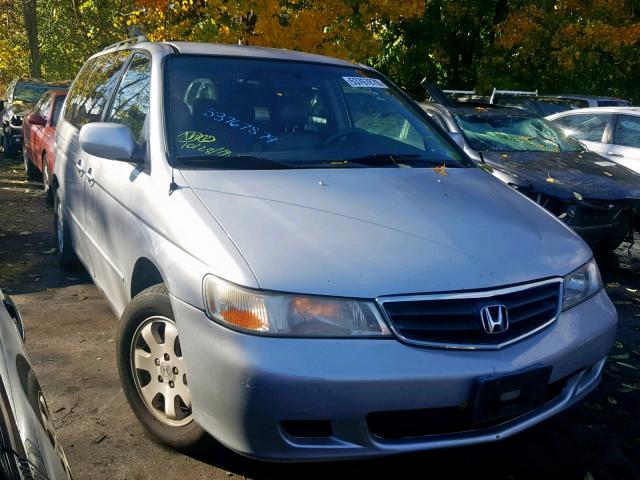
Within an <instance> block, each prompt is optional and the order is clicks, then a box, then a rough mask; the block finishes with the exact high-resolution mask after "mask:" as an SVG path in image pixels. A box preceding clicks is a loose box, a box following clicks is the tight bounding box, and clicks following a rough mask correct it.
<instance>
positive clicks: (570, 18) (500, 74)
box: [479, 0, 640, 101]
mask: <svg viewBox="0 0 640 480" xmlns="http://www.w3.org/2000/svg"><path fill="white" fill-rule="evenodd" d="M522 3H523V4H522V5H521V6H520V7H519V8H517V9H516V8H512V9H511V11H510V13H509V15H508V16H507V17H506V19H505V20H504V21H503V22H501V23H500V24H498V25H497V28H496V34H495V40H494V41H493V43H492V45H491V46H490V48H489V49H488V50H487V54H486V55H485V58H484V60H483V62H482V65H481V66H480V68H479V83H480V85H481V86H482V87H484V88H485V89H488V88H489V87H490V86H492V85H499V86H500V87H502V88H505V87H508V88H526V89H527V90H531V89H536V88H537V89H538V90H540V91H544V92H558V93H561V92H564V93H567V92H579V93H583V94H599V95H604V94H609V95H617V96H622V97H630V98H631V99H634V100H635V101H640V85H639V84H638V82H637V74H636V72H638V71H639V69H640V15H639V14H640V11H639V10H640V5H638V4H637V3H635V2H631V1H627V0H554V1H550V0H546V1H542V2H539V1H536V2H533V1H527V2H522Z"/></svg>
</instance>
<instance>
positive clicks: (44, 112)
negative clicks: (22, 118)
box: [37, 95, 51, 120]
mask: <svg viewBox="0 0 640 480" xmlns="http://www.w3.org/2000/svg"><path fill="white" fill-rule="evenodd" d="M37 113H39V114H40V116H41V117H42V118H44V119H46V120H48V119H49V114H50V113H51V95H45V96H44V97H43V98H42V100H40V106H39V108H38V110H37Z"/></svg>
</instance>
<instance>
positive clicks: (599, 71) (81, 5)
mask: <svg viewBox="0 0 640 480" xmlns="http://www.w3.org/2000/svg"><path fill="white" fill-rule="evenodd" d="M35 1H36V2H37V10H38V20H39V26H38V28H39V30H38V32H39V44H40V49H41V57H42V71H43V75H44V76H45V77H46V78H50V79H56V80H57V79H70V78H73V76H74V75H75V73H76V71H77V70H78V68H79V67H80V66H81V65H82V63H83V62H84V61H85V59H86V58H87V56H89V55H90V54H92V53H94V52H96V51H97V50H99V49H100V48H103V47H104V46H106V45H108V44H110V43H113V42H115V41H118V40H122V39H124V38H126V37H127V36H128V35H130V34H131V32H132V30H133V29H134V28H135V29H137V30H141V31H143V32H146V33H147V35H148V36H149V37H150V38H151V39H152V40H189V41H200V42H223V43H234V44H237V43H240V44H243V45H258V46H268V47H276V48H287V49H291V50H301V51H306V52H312V53H319V54H324V55H332V56H337V57H341V58H346V59H349V60H352V61H356V62H363V63H368V64H371V65H373V66H375V67H377V68H379V69H381V70H382V71H383V72H384V73H386V74H388V75H389V76H390V77H391V78H392V79H393V80H395V81H396V82H397V83H399V84H400V85H401V86H402V87H404V88H405V89H406V90H407V91H409V92H410V93H412V94H413V95H415V96H421V95H422V91H421V88H420V86H419V83H420V80H421V79H422V78H423V77H425V76H427V77H428V78H429V79H431V80H432V81H436V82H438V83H440V84H441V85H443V86H446V87H450V88H476V89H480V90H484V91H488V90H490V89H491V88H492V87H494V86H495V87H498V88H518V89H526V90H535V89H537V90H539V91H542V92H549V93H552V92H558V93H560V92H564V93H569V92H573V93H584V94H600V95H607V94H608V95H617V96H621V97H625V98H630V99H632V100H635V101H637V102H640V82H639V81H638V78H637V75H638V74H637V72H638V71H640V2H638V0H402V1H398V0H35ZM20 2H21V0H1V1H0V23H1V24H2V26H3V31H4V32H5V35H3V36H0V88H1V85H2V84H4V83H6V82H7V81H8V80H9V79H10V78H11V77H13V76H15V75H24V74H26V73H28V66H29V61H28V58H29V57H28V52H29V50H28V42H27V38H26V33H25V30H24V26H23V24H22V23H21V21H22V20H21V8H20Z"/></svg>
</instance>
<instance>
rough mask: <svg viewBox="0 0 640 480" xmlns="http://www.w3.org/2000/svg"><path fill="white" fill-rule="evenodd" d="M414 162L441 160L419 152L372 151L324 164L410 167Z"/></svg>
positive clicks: (432, 162) (438, 163)
mask: <svg viewBox="0 0 640 480" xmlns="http://www.w3.org/2000/svg"><path fill="white" fill-rule="evenodd" d="M416 162H418V163H420V165H421V166H422V165H424V164H426V165H434V166H439V165H442V163H443V162H438V161H436V160H429V159H426V158H421V155H420V154H419V153H415V154H413V153H373V154H371V155H363V156H362V157H354V158H345V159H344V160H335V161H332V162H325V165H330V166H336V167H339V166H341V165H344V166H349V165H353V164H360V165H365V166H368V167H379V166H384V165H395V166H396V167H412V166H414V165H411V164H415V163H416Z"/></svg>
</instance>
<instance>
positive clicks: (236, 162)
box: [53, 39, 617, 461]
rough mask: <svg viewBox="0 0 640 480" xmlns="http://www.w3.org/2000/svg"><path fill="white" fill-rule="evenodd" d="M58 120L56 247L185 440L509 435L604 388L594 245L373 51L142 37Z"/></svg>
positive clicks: (287, 456)
mask: <svg viewBox="0 0 640 480" xmlns="http://www.w3.org/2000/svg"><path fill="white" fill-rule="evenodd" d="M61 118H62V120H61V121H60V123H59V125H58V129H57V133H56V154H57V157H56V162H55V171H54V178H53V184H54V187H55V196H54V198H55V210H54V211H55V226H56V235H57V248H58V257H59V259H60V261H61V263H62V264H63V265H69V264H70V263H72V262H74V260H75V259H76V257H77V258H79V259H80V261H81V262H82V264H83V265H84V266H85V267H86V269H87V270H88V271H89V273H90V274H91V276H92V278H93V279H94V281H95V283H96V285H97V286H98V287H99V288H100V289H101V290H102V291H103V292H104V295H105V297H106V298H107V300H108V301H109V303H110V304H111V306H112V307H113V310H114V312H115V313H116V315H117V316H118V317H120V319H121V320H120V332H119V338H118V343H117V345H118V347H117V355H118V367H119V373H120V378H121V381H122V385H123V389H124V392H125V394H126V396H127V399H128V401H129V403H130V405H131V408H132V409H133V411H134V412H135V414H136V415H137V417H138V419H139V420H140V421H141V423H142V424H143V425H144V426H145V427H146V428H147V429H148V430H149V431H150V432H151V433H152V434H153V435H154V436H156V437H157V438H159V439H160V440H161V441H163V442H165V443H166V444H168V445H170V446H172V447H174V448H177V449H182V450H190V449H195V448H202V447H203V446H205V445H207V443H208V440H209V439H210V437H209V435H211V436H212V437H214V438H215V439H217V440H218V441H219V442H221V443H222V444H224V445H226V446H227V447H229V448H231V449H233V450H235V451H237V452H240V453H242V454H244V455H248V456H252V457H256V458H263V459H271V460H289V461H293V460H314V459H337V458H357V457H367V456H376V455H384V454H392V453H398V452H409V451H416V450H426V449H432V448H440V447H450V446H458V445H465V444H474V443H481V442H488V441H493V440H497V439H500V438H504V437H507V436H509V435H513V434H515V433H517V432H520V431H522V430H524V429H526V428H528V427H530V426H532V425H534V424H536V423H538V422H540V421H542V420H544V419H546V418H549V417H550V416H552V415H554V414H556V413H558V412H560V411H562V410H564V409H565V408H567V407H568V406H570V405H571V404H573V403H575V402H576V401H578V400H580V399H581V398H583V397H584V396H585V395H586V394H587V393H588V392H589V391H591V390H592V389H593V388H595V386H596V385H597V384H598V381H599V379H600V374H601V371H602V368H603V365H604V362H605V359H606V357H607V353H608V351H609V349H610V347H611V345H612V342H613V339H614V335H615V328H616V322H617V315H616V311H615V309H614V307H613V305H612V303H611V302H610V300H609V298H608V297H607V295H606V293H605V292H604V290H603V288H602V281H601V279H600V274H599V272H598V267H597V266H596V263H595V261H594V260H593V257H592V253H591V251H590V250H589V248H588V247H587V246H586V245H585V243H584V242H583V241H582V240H581V239H580V238H579V237H578V236H577V235H576V234H574V233H573V232H572V231H571V230H570V229H569V228H568V227H566V226H565V225H563V224H562V223H561V222H560V221H558V220H557V219H556V218H554V217H553V215H551V214H549V213H547V212H545V211H544V210H543V209H542V208H541V207H539V206H538V205H537V204H535V203H534V202H533V201H531V200H529V199H528V198H526V197H525V196H523V195H521V194H519V193H517V192H515V191H513V189H511V188H510V187H508V186H507V185H505V184H503V183H502V182H501V181H500V180H498V179H496V178H493V177H492V176H491V175H490V174H488V173H487V172H485V171H484V170H482V169H480V168H476V167H475V166H474V164H473V162H472V161H470V159H468V158H467V156H466V155H465V154H464V152H462V151H461V150H460V148H459V147H458V146H456V145H455V144H454V143H453V142H452V141H451V140H449V139H448V137H447V135H446V133H445V132H444V131H443V130H441V129H440V128H439V127H437V126H436V125H435V124H434V123H433V122H432V121H431V120H429V118H428V117H427V115H426V114H425V113H424V112H423V111H422V110H421V109H420V107H419V106H418V105H417V104H416V103H415V102H413V101H412V100H411V99H410V98H408V97H407V96H406V95H405V94H403V93H402V92H401V91H400V90H399V89H398V88H397V87H395V86H394V85H393V84H392V83H390V82H389V81H388V80H387V79H386V78H384V77H383V76H382V75H380V74H379V73H377V72H376V71H375V70H373V69H371V68H369V67H366V66H363V65H356V64H352V63H348V62H345V61H342V60H337V59H332V58H327V57H322V56H316V55H308V54H304V53H299V52H291V51H286V50H272V49H261V48H253V47H246V46H230V45H213V44H193V43H179V42H175V43H174V42H167V43H151V42H147V41H146V40H145V39H140V40H138V41H130V42H124V43H121V44H117V45H115V46H112V47H109V48H107V49H106V50H104V51H103V52H100V53H99V54H97V55H95V56H93V57H92V58H90V59H89V60H88V62H87V63H86V65H85V66H84V67H83V69H82V70H81V72H80V73H79V74H78V76H77V78H76V80H75V81H74V83H73V86H72V88H71V90H70V92H69V95H68V97H67V100H66V103H65V106H64V110H63V112H62V115H61Z"/></svg>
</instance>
